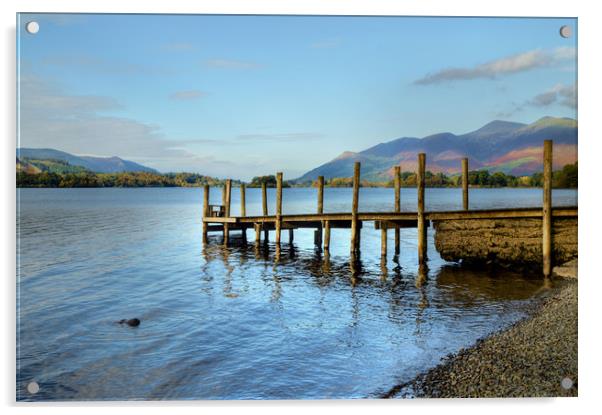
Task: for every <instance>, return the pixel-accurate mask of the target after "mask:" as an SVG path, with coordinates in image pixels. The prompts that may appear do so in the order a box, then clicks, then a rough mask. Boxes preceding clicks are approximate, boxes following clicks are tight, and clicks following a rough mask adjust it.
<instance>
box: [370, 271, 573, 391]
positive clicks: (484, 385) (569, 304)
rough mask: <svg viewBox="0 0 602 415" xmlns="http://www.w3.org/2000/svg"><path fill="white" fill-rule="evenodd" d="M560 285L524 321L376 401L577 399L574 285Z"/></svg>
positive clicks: (448, 358)
mask: <svg viewBox="0 0 602 415" xmlns="http://www.w3.org/2000/svg"><path fill="white" fill-rule="evenodd" d="M561 284H562V286H561V287H559V288H557V289H554V291H553V292H552V293H550V295H548V296H546V297H544V298H541V299H540V300H539V301H536V302H535V304H534V305H533V309H532V311H531V312H530V313H529V315H528V316H526V317H525V318H523V319H521V320H519V321H517V322H516V323H514V324H512V325H511V326H509V327H507V328H505V329H502V330H500V331H497V332H494V333H492V334H490V335H488V336H486V337H484V338H482V339H479V340H477V342H476V343H475V344H473V345H472V346H468V347H466V348H463V349H461V350H460V351H459V352H457V353H455V354H452V355H449V356H447V357H445V358H443V360H442V361H441V363H440V364H438V365H437V366H435V367H433V368H431V369H428V370H426V371H425V372H423V373H421V374H419V375H418V376H416V377H415V378H414V379H412V380H410V381H409V382H405V383H403V384H400V385H397V386H394V387H393V388H391V389H390V390H389V391H388V392H385V393H384V394H383V395H381V398H477V397H478V398H510V397H560V396H569V397H576V396H578V370H577V281H576V280H572V281H571V280H564V281H562V282H561ZM565 378H566V379H570V381H571V382H572V384H571V385H570V383H571V382H569V381H568V380H566V379H565ZM563 380H564V386H563V384H562V383H563ZM566 386H569V387H568V388H565V387H566Z"/></svg>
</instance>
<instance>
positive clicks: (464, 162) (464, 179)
mask: <svg viewBox="0 0 602 415" xmlns="http://www.w3.org/2000/svg"><path fill="white" fill-rule="evenodd" d="M462 207H463V208H464V210H468V158H466V157H465V158H463V159H462Z"/></svg>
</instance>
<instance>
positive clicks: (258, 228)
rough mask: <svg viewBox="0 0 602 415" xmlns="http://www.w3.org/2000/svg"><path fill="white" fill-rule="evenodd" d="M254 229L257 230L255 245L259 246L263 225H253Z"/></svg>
mask: <svg viewBox="0 0 602 415" xmlns="http://www.w3.org/2000/svg"><path fill="white" fill-rule="evenodd" d="M253 228H254V229H255V243H256V244H258V243H259V241H260V240H261V225H260V224H259V223H255V224H253Z"/></svg>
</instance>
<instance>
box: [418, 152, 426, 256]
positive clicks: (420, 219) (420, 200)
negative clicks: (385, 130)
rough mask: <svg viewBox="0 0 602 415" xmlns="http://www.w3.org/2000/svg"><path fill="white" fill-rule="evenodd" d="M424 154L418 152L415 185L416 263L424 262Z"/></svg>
mask: <svg viewBox="0 0 602 415" xmlns="http://www.w3.org/2000/svg"><path fill="white" fill-rule="evenodd" d="M425 166H426V154H424V153H420V154H418V172H417V175H416V185H417V186H418V189H417V190H418V264H419V265H423V264H425V263H426V223H425V219H424V176H425Z"/></svg>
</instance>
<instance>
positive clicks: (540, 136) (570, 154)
mask: <svg viewBox="0 0 602 415" xmlns="http://www.w3.org/2000/svg"><path fill="white" fill-rule="evenodd" d="M546 139H552V140H554V168H561V167H562V166H564V165H566V164H570V163H574V162H575V161H577V121H576V120H573V119H570V118H554V117H544V118H541V119H539V120H537V121H536V122H534V123H532V124H521V123H516V122H508V121H499V120H496V121H492V122H490V123H488V124H486V125H484V126H483V127H481V128H479V129H478V130H475V131H472V132H470V133H467V134H462V135H455V134H452V133H448V132H444V133H438V134H434V135H430V136H428V137H424V138H416V137H403V138H398V139H396V140H392V141H389V142H386V143H381V144H377V145H375V146H374V147H370V148H368V149H366V150H364V151H361V152H358V153H354V152H351V151H345V152H343V153H342V154H341V155H340V156H338V157H337V158H335V159H333V160H331V161H329V162H328V163H325V164H323V165H321V166H319V167H316V168H315V169H313V170H310V171H308V172H307V173H305V174H304V175H302V176H301V177H299V178H298V179H296V180H295V182H297V183H301V182H306V181H310V180H315V179H316V178H317V177H318V176H324V177H326V178H332V177H350V176H352V175H353V164H354V162H356V161H360V162H361V163H362V171H361V172H362V178H363V179H366V180H375V181H378V180H389V179H390V178H391V177H392V175H393V167H394V166H396V165H400V166H401V170H402V171H414V170H416V167H417V154H418V153H426V158H427V166H426V167H427V169H428V170H430V171H432V172H434V173H438V172H443V173H448V174H453V173H458V172H459V171H460V168H461V159H462V158H463V157H468V159H469V165H470V170H478V169H488V170H490V171H492V172H494V171H502V172H504V173H507V174H513V175H517V176H518V175H529V174H533V173H535V172H537V171H541V170H542V151H543V150H542V148H543V141H544V140H546Z"/></svg>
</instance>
